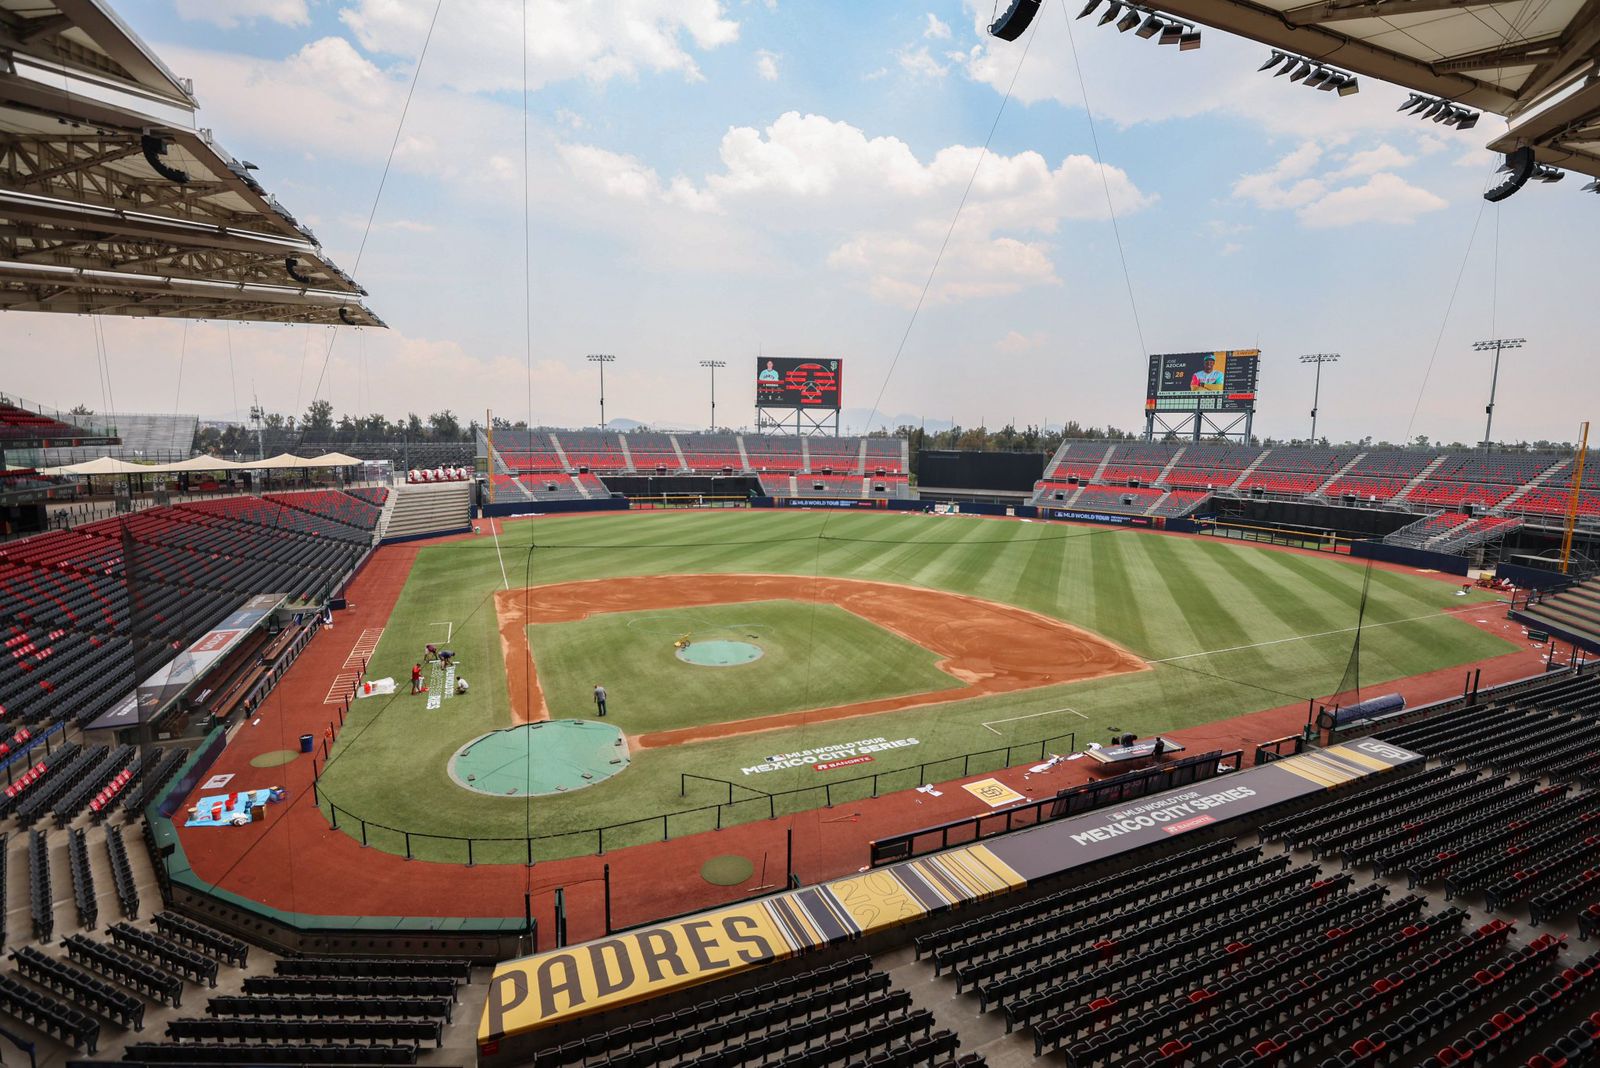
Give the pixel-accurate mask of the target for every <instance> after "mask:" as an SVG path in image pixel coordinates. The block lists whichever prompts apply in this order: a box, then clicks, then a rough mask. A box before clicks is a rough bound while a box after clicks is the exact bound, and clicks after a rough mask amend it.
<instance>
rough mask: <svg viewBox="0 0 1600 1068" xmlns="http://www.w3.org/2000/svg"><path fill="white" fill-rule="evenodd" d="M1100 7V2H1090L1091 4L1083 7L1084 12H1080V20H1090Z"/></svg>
mask: <svg viewBox="0 0 1600 1068" xmlns="http://www.w3.org/2000/svg"><path fill="white" fill-rule="evenodd" d="M1099 6H1100V0H1089V2H1088V3H1087V4H1084V5H1083V10H1082V11H1080V12H1078V17H1079V18H1080V19H1085V18H1088V17H1089V16H1090V15H1091V14H1093V13H1094V9H1095V8H1097V7H1099Z"/></svg>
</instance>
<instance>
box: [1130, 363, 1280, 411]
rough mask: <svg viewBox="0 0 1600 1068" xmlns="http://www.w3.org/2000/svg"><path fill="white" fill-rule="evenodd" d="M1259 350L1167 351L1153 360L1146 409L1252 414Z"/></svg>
mask: <svg viewBox="0 0 1600 1068" xmlns="http://www.w3.org/2000/svg"><path fill="white" fill-rule="evenodd" d="M1260 357H1261V351H1260V350H1259V349H1229V350H1226V351H1217V352H1166V353H1156V354H1154V355H1152V356H1151V357H1150V381H1149V388H1148V389H1147V390H1146V391H1145V407H1147V408H1158V409H1169V410H1189V411H1193V410H1195V409H1201V410H1205V411H1249V410H1251V409H1253V408H1254V407H1255V405H1256V364H1257V361H1258V360H1259V359H1260Z"/></svg>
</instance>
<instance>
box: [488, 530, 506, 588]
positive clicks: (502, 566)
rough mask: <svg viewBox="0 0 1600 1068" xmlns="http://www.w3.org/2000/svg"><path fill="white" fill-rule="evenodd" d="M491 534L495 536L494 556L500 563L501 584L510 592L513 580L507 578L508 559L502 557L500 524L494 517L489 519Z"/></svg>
mask: <svg viewBox="0 0 1600 1068" xmlns="http://www.w3.org/2000/svg"><path fill="white" fill-rule="evenodd" d="M489 533H491V534H493V535H494V555H495V559H496V560H499V561H500V582H501V583H502V584H503V588H505V589H508V590H509V589H510V588H511V580H510V579H509V578H507V577H506V558H505V557H503V556H501V555H500V524H499V523H496V522H495V520H494V516H490V517H489Z"/></svg>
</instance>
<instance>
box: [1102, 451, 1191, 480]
mask: <svg viewBox="0 0 1600 1068" xmlns="http://www.w3.org/2000/svg"><path fill="white" fill-rule="evenodd" d="M1175 452H1177V449H1175V448H1173V447H1172V446H1170V445H1126V444H1120V445H1117V446H1116V447H1115V448H1113V449H1112V450H1111V458H1110V459H1109V460H1107V461H1106V466H1105V471H1104V472H1103V473H1102V474H1101V476H1100V481H1101V482H1104V483H1105V484H1107V485H1112V486H1115V485H1126V484H1127V483H1128V482H1132V481H1137V482H1139V483H1140V484H1141V485H1145V486H1148V485H1151V484H1153V483H1154V482H1155V480H1156V479H1157V478H1159V477H1160V475H1161V471H1162V469H1163V468H1164V467H1166V465H1167V463H1168V462H1169V461H1170V460H1171V459H1172V456H1173V454H1174V453H1175Z"/></svg>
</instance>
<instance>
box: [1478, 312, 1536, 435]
mask: <svg viewBox="0 0 1600 1068" xmlns="http://www.w3.org/2000/svg"><path fill="white" fill-rule="evenodd" d="M1527 340H1528V339H1527V338H1525V337H1501V338H1495V339H1494V340H1493V341H1474V342H1473V343H1472V347H1473V348H1474V349H1475V350H1477V351H1478V352H1493V353H1494V371H1493V372H1492V373H1491V374H1490V376H1489V404H1488V406H1487V407H1485V408H1484V409H1483V412H1484V415H1485V416H1487V418H1486V419H1485V420H1484V421H1483V451H1484V452H1488V451H1489V448H1490V445H1491V443H1492V442H1493V441H1494V438H1492V437H1490V435H1489V431H1490V430H1492V429H1493V428H1494V391H1495V387H1496V386H1498V385H1499V384H1500V350H1501V349H1520V348H1521V347H1522V345H1523V342H1525V341H1527Z"/></svg>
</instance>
